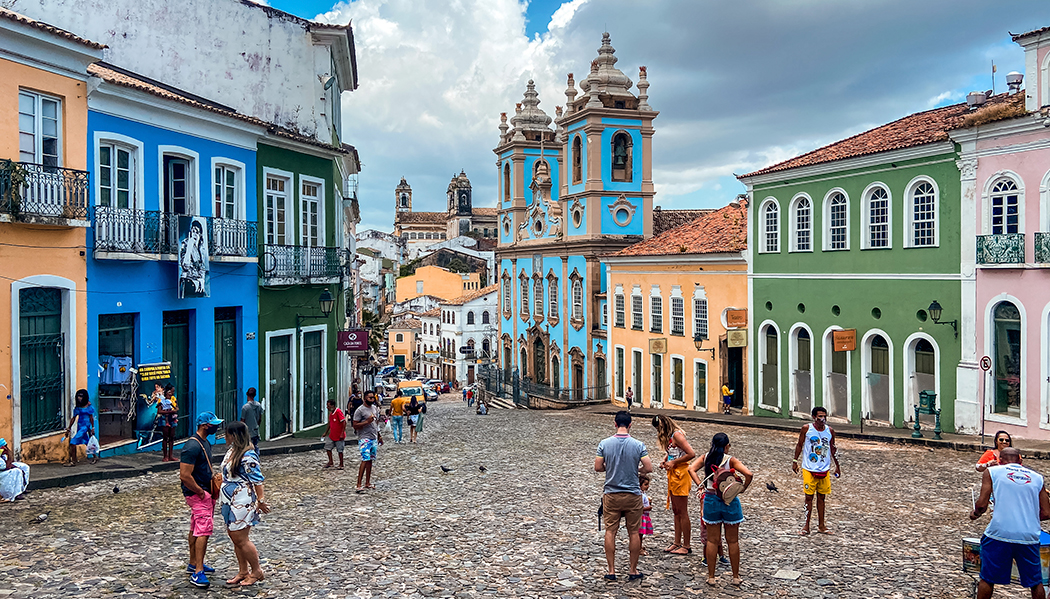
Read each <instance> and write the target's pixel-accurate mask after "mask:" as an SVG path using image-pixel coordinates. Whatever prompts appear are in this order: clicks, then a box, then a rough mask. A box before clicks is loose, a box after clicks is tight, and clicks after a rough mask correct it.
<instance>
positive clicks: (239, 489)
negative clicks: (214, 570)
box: [219, 422, 270, 586]
mask: <svg viewBox="0 0 1050 599" xmlns="http://www.w3.org/2000/svg"><path fill="white" fill-rule="evenodd" d="M226 442H227V443H228V444H229V446H230V448H229V449H228V450H227V451H226V455H225V456H224V457H223V458H222V492H221V493H220V494H219V504H220V505H221V506H222V519H223V521H224V522H226V532H227V533H228V534H229V535H230V540H231V541H233V552H234V553H235V554H236V555H237V566H238V568H237V575H236V576H234V577H233V578H231V579H229V580H227V581H226V583H227V584H239V585H241V586H250V585H253V584H255V583H256V582H258V581H260V580H262V579H263V578H265V576H264V575H263V571H262V567H261V566H260V565H259V550H258V549H256V548H255V543H252V540H251V539H250V538H248V535H249V534H250V533H251V530H252V527H253V526H255V525H256V524H258V523H259V514H260V513H262V514H268V513H270V506H268V505H266V502H265V501H263V480H264V479H263V475H262V471H261V470H260V469H259V454H258V453H256V452H255V446H254V445H252V440H251V437H250V436H249V435H248V426H247V425H245V424H244V423H243V422H231V423H229V425H228V426H227V428H226Z"/></svg>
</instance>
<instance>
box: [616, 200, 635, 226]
mask: <svg viewBox="0 0 1050 599" xmlns="http://www.w3.org/2000/svg"><path fill="white" fill-rule="evenodd" d="M636 210H637V208H635V207H634V204H632V203H631V202H629V201H628V200H627V198H626V197H625V196H624V195H623V194H620V197H619V198H617V200H616V201H615V202H613V203H612V204H610V205H609V213H610V214H612V217H613V222H615V223H616V224H617V225H619V226H621V227H626V226H627V225H629V224H631V221H632V220H633V219H634V213H635V211H636Z"/></svg>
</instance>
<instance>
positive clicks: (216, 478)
mask: <svg viewBox="0 0 1050 599" xmlns="http://www.w3.org/2000/svg"><path fill="white" fill-rule="evenodd" d="M192 439H193V440H194V441H196V442H197V445H200V446H201V451H204V444H203V443H201V440H200V439H198V438H197V436H196V435H194V436H193V437H192ZM204 455H208V452H206V451H205V452H204ZM208 468H211V488H210V489H208V492H209V493H211V498H212V499H218V498H219V493H221V492H222V474H221V473H217V472H215V467H214V466H212V464H211V462H210V461H209V462H208Z"/></svg>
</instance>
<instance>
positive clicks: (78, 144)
mask: <svg viewBox="0 0 1050 599" xmlns="http://www.w3.org/2000/svg"><path fill="white" fill-rule="evenodd" d="M103 49H104V46H103V45H102V44H99V43H95V42H93V41H90V40H87V39H84V38H82V37H79V36H78V35H75V34H73V33H70V32H68V31H63V30H62V29H58V28H56V27H53V26H52V25H50V24H47V23H42V22H40V21H36V20H33V19H30V18H28V17H25V16H23V15H20V14H17V13H14V12H11V11H9V10H6V9H3V8H0V98H2V100H3V101H2V103H0V104H2V105H3V106H5V107H6V108H5V109H4V110H5V113H6V116H5V118H3V119H0V140H2V141H0V240H2V241H3V243H2V244H0V312H2V313H3V315H4V316H3V317H0V339H4V342H3V343H2V344H0V387H3V388H4V391H3V392H2V393H0V437H3V438H5V439H7V440H8V442H9V443H10V446H11V449H12V450H13V451H14V455H15V456H16V458H17V457H19V456H20V457H21V459H22V460H23V461H26V462H38V461H46V460H60V459H63V458H64V457H66V456H68V450H67V445H66V443H63V442H62V440H61V437H62V431H64V430H65V428H66V424H67V423H68V422H69V418H70V416H71V415H72V413H73V399H72V398H73V394H74V393H75V392H76V390H77V389H81V388H85V387H87V381H88V375H89V374H91V372H92V370H93V367H92V366H90V362H89V361H88V359H87V357H86V356H87V337H88V327H87V320H88V317H87V310H88V308H87V306H88V294H87V293H85V292H86V291H87V281H86V272H87V270H86V268H87V267H86V264H85V258H84V252H83V251H81V250H78V249H77V248H81V247H83V246H84V238H85V231H86V230H87V227H88V226H89V224H90V220H89V219H90V216H89V198H88V188H89V182H90V183H95V181H94V180H93V179H91V177H90V176H89V173H88V170H87V167H88V159H87V147H86V144H87V140H88V103H87V88H88V75H87V66H88V65H89V64H90V63H92V62H95V61H97V60H100V59H101V58H102V51H103Z"/></svg>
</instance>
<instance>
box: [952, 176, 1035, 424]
mask: <svg viewBox="0 0 1050 599" xmlns="http://www.w3.org/2000/svg"><path fill="white" fill-rule="evenodd" d="M996 178H998V177H996ZM1015 183H1016V181H1015ZM1018 188H1020V185H1018ZM1020 201H1021V198H1018V203H1020ZM1003 302H1010V303H1011V304H1013V305H1014V307H1015V308H1017V312H1018V313H1019V314H1020V316H1021V365H1020V378H1021V405H1020V408H1019V410H1018V415H1017V416H1011V415H1009V414H1002V413H997V412H993V411H992V406H993V405H994V402H995V377H994V376H991V375H990V376H986V377H984V378H985V381H984V386H985V387H984V396H985V397H986V398H987V399H986V400H985V402H984V406H985V408H984V409H985V414H984V419H985V421H987V422H998V423H1000V424H1013V425H1016V426H1023V427H1027V426H1028V383H1027V380H1028V377H1030V376H1031V375H1032V374H1033V373H1030V372H1029V368H1028V345H1029V344H1030V343H1032V339H1031V338H1030V337H1029V335H1032V334H1035V332H1034V331H1029V329H1028V310H1027V308H1026V307H1025V305H1024V303H1023V302H1022V301H1021V300H1020V299H1018V298H1016V297H1014V296H1012V295H1010V294H1007V293H1000V294H999V295H997V296H995V297H993V298H991V299H990V300H989V301H988V303H986V304H985V306H984V330H985V331H987V333H986V334H985V335H984V355H986V356H991V357H992V374H994V371H995V367H996V364H995V363H996V360H997V359H998V358H997V357H996V355H995V308H996V306H998V305H999V304H1001V303H1003ZM1037 330H1038V329H1037ZM933 347H934V349H935V350H936V351H937V362H936V363H937V367H938V370H937V373H936V374H937V375H938V379H937V380H938V382H939V381H940V378H939V375H940V370H939V368H940V359H941V353H940V347H938V346H937V345H936V344H934V346H933ZM1042 381H1045V379H1040V382H1041V383H1042V384H1041V385H1040V386H1043V385H1045V384H1046V383H1045V382H1042ZM937 394H938V395H937V397H938V401H939V400H940V397H941V395H940V390H937Z"/></svg>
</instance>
